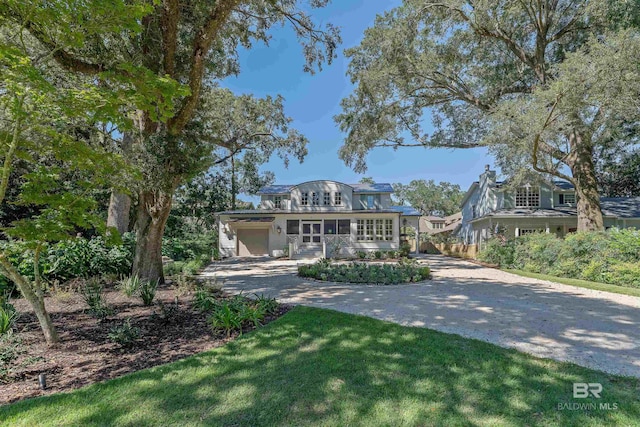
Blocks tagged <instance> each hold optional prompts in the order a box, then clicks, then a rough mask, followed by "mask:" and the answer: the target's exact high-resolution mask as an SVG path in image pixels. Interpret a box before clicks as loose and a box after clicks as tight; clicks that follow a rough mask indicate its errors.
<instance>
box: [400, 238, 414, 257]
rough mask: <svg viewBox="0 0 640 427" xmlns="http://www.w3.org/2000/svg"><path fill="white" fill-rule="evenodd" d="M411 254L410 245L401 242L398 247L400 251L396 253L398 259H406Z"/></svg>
mask: <svg viewBox="0 0 640 427" xmlns="http://www.w3.org/2000/svg"><path fill="white" fill-rule="evenodd" d="M410 253H411V245H410V244H409V243H407V242H403V243H402V244H401V245H400V250H399V251H398V256H399V257H400V258H407V257H408V256H409V254H410Z"/></svg>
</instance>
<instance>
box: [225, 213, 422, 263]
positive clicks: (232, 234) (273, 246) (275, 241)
mask: <svg viewBox="0 0 640 427" xmlns="http://www.w3.org/2000/svg"><path fill="white" fill-rule="evenodd" d="M233 216H234V217H238V216H241V215H233ZM254 216H255V215H254ZM269 216H273V217H274V220H273V222H270V223H251V222H249V223H233V222H229V220H230V215H220V218H219V220H218V227H219V228H218V229H219V230H220V232H219V250H220V256H221V257H233V256H236V254H237V245H238V243H237V232H236V231H237V229H238V228H262V229H264V228H269V255H270V256H282V255H283V254H284V251H285V248H288V245H289V241H288V238H287V220H300V221H305V220H307V221H322V220H325V219H331V220H339V219H349V220H350V221H351V234H350V235H349V242H350V243H349V248H348V249H347V251H348V252H349V253H352V254H355V252H356V251H359V250H365V251H366V250H376V249H382V250H397V249H399V248H400V234H399V232H400V228H399V223H400V222H399V221H400V219H399V218H400V216H399V214H397V213H373V212H372V213H364V212H363V213H361V214H360V213H354V212H331V213H329V212H323V213H314V212H309V213H300V214H275V215H269ZM246 217H247V218H250V217H251V215H247V216H246ZM407 218H411V217H407ZM358 219H393V221H394V224H393V239H392V240H385V241H372V242H369V241H366V242H365V241H358V240H357V239H356V234H357V220H358ZM416 223H417V217H416ZM416 226H417V225H416ZM278 228H280V233H278V231H277V230H278ZM322 230H323V232H324V226H323V227H322ZM298 236H301V235H298ZM345 236H346V235H345ZM300 240H301V239H300Z"/></svg>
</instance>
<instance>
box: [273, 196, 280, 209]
mask: <svg viewBox="0 0 640 427" xmlns="http://www.w3.org/2000/svg"><path fill="white" fill-rule="evenodd" d="M273 206H274V207H275V208H276V209H282V196H273Z"/></svg>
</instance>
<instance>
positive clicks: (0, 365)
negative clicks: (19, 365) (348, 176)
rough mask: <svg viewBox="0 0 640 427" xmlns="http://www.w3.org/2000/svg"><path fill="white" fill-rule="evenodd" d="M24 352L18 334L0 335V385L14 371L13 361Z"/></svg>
mask: <svg viewBox="0 0 640 427" xmlns="http://www.w3.org/2000/svg"><path fill="white" fill-rule="evenodd" d="M25 352H26V349H25V347H24V345H23V344H22V340H21V339H20V337H19V336H18V334H6V335H0V383H1V382H5V381H6V380H7V379H8V377H9V376H10V374H11V373H12V370H13V369H15V361H16V360H17V359H18V357H19V356H20V355H21V354H24V353H25Z"/></svg>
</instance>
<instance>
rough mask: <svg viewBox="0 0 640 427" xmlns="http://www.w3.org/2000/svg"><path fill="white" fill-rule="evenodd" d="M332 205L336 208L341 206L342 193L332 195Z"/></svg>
mask: <svg viewBox="0 0 640 427" xmlns="http://www.w3.org/2000/svg"><path fill="white" fill-rule="evenodd" d="M333 204H334V205H336V206H340V205H342V193H341V192H339V191H337V192H335V193H334V194H333Z"/></svg>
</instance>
